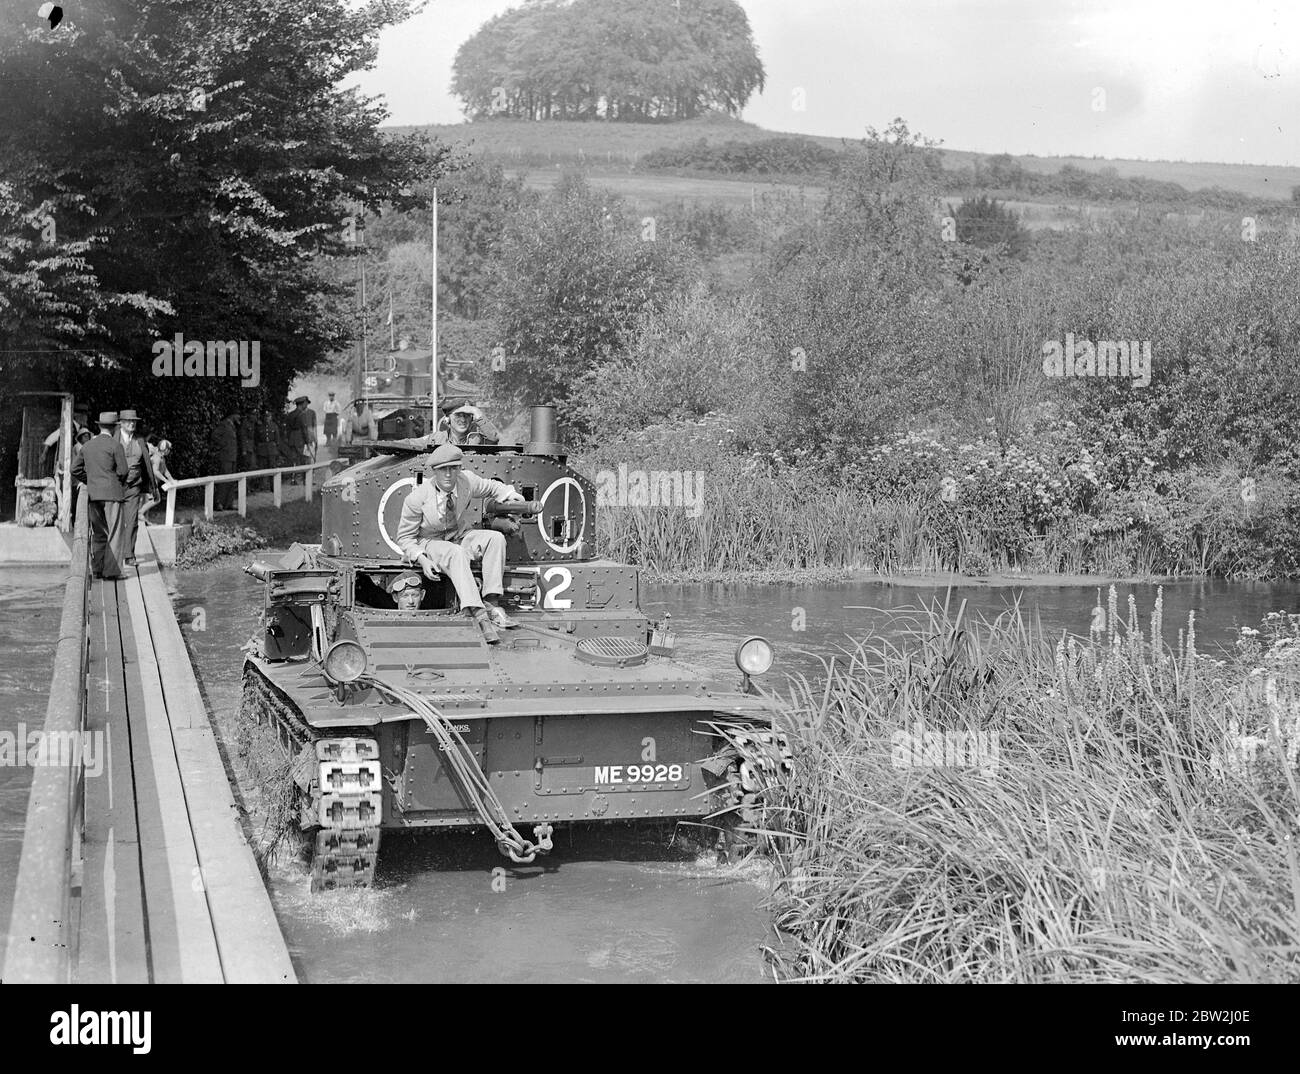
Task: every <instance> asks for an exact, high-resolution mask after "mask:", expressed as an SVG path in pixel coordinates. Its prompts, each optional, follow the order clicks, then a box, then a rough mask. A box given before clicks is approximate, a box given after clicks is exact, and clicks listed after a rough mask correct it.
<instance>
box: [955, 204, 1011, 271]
mask: <svg viewBox="0 0 1300 1074" xmlns="http://www.w3.org/2000/svg"><path fill="white" fill-rule="evenodd" d="M954 217H955V219H956V221H957V239H958V241H959V242H967V243H970V244H971V245H972V246H979V247H981V248H982V249H988V248H990V247H1004V248H1005V250H1006V253H1007V255H1008V256H1010V257H1014V258H1017V259H1023V258H1024V256H1025V254H1026V252H1027V251H1028V249H1029V232H1028V231H1026V230H1025V229H1024V228H1023V227H1021V225H1020V219H1019V217H1017V216H1016V214H1015V213H1014V212H1012V211H1011V210H1010V209H1008V208H1007V207H1006V206H1005V205H1003V204H1002V203H1001V202H999V201H997V200H995V199H993V198H990V197H989V196H988V195H986V194H981V195H980V196H979V197H977V198H968V199H966V200H965V201H963V202H962V203H961V205H960V206H958V208H957V211H956V213H955V214H954Z"/></svg>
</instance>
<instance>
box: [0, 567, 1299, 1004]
mask: <svg viewBox="0 0 1300 1074" xmlns="http://www.w3.org/2000/svg"><path fill="white" fill-rule="evenodd" d="M169 580H170V583H171V584H172V586H173V587H174V590H175V593H174V596H175V601H176V610H177V618H178V620H179V621H180V622H181V624H182V626H183V627H184V628H185V629H184V633H185V636H186V639H187V641H188V643H189V645H190V650H191V653H192V655H193V658H194V664H195V670H196V673H197V675H198V677H199V680H200V684H201V686H202V687H203V689H204V692H205V696H206V698H207V701H208V706H209V711H210V712H211V713H212V714H213V715H214V716H215V718H216V723H217V727H218V730H219V732H220V733H221V734H222V736H223V741H224V742H225V743H226V744H227V753H228V754H229V753H232V752H233V751H232V750H231V749H230V748H229V743H230V742H231V734H232V731H233V727H234V717H235V713H236V711H237V709H238V705H239V691H240V666H241V663H242V656H241V654H240V652H239V647H240V645H241V644H242V643H243V642H244V641H245V640H246V639H247V638H248V636H249V634H250V633H251V632H252V630H253V629H254V626H255V620H256V615H257V612H258V609H259V607H260V602H261V585H260V584H259V583H256V582H254V581H253V580H252V579H251V578H249V577H248V576H246V575H244V574H243V573H242V572H241V571H240V570H239V569H238V568H221V569H217V570H211V571H188V572H186V571H178V572H175V573H173V574H171V575H169ZM62 582H63V576H62V573H61V572H59V571H55V570H47V569H43V568H42V569H22V570H19V569H12V570H3V571H0V645H3V646H4V652H5V656H6V659H5V661H4V662H3V664H2V665H0V699H3V702H4V707H3V709H2V710H0V730H3V729H5V728H10V729H12V728H13V726H14V725H15V724H16V723H17V722H18V721H20V720H26V721H27V722H28V723H31V722H32V721H33V720H36V721H39V720H40V719H42V718H43V715H44V710H45V691H46V689H47V687H48V682H49V674H50V664H51V659H52V654H53V644H52V643H53V640H54V638H55V636H56V634H57V628H58V619H59V613H60V605H61V587H62ZM1117 588H1118V590H1119V598H1120V608H1121V610H1122V611H1123V612H1124V614H1127V597H1128V595H1129V593H1132V594H1134V595H1135V596H1136V599H1137V603H1138V610H1139V613H1140V615H1141V617H1142V620H1143V622H1144V624H1145V622H1146V620H1147V619H1148V618H1149V615H1150V611H1151V606H1152V603H1153V601H1154V599H1155V592H1156V587H1155V586H1150V585H1123V586H1119V587H1117ZM1164 590H1165V619H1164V621H1165V636H1166V639H1172V638H1173V637H1175V636H1176V632H1177V630H1178V628H1179V627H1180V626H1185V625H1186V622H1187V615H1188V613H1189V612H1193V611H1194V612H1195V613H1196V630H1197V639H1198V641H1197V644H1198V647H1199V648H1200V649H1201V651H1203V652H1210V651H1213V650H1214V649H1216V648H1227V647H1230V646H1231V644H1232V642H1233V640H1234V639H1235V636H1236V630H1237V629H1238V628H1239V627H1242V626H1255V625H1257V624H1258V622H1259V620H1260V619H1261V618H1262V617H1263V615H1264V614H1265V613H1266V612H1269V611H1273V610H1277V609H1279V608H1282V609H1286V610H1290V611H1296V610H1300V585H1296V584H1267V583H1245V584H1241V583H1231V584H1230V583H1224V582H1179V583H1175V584H1170V585H1166V586H1165V587H1164ZM944 595H945V593H944V590H942V589H936V588H934V587H922V586H887V585H883V584H881V583H879V582H875V581H862V582H846V583H842V584H837V585H829V586H827V585H823V586H791V587H770V586H739V585H727V586H723V585H707V586H706V585H650V584H645V585H643V586H642V597H643V605H644V607H645V610H646V611H647V612H649V613H650V614H651V615H659V614H661V613H662V612H664V611H671V612H672V614H673V623H674V625H675V626H676V628H677V630H678V633H679V642H678V645H679V651H680V658H681V659H683V660H685V661H687V662H689V663H692V664H695V665H697V666H700V667H702V668H704V669H706V670H708V671H709V672H710V673H711V674H713V675H714V676H715V677H716V678H717V679H718V680H719V681H725V682H731V683H734V682H735V681H736V679H737V677H738V673H737V671H736V669H735V665H734V663H733V653H734V650H735V647H736V645H737V644H738V643H739V642H740V641H741V640H743V639H744V638H745V637H747V636H749V635H750V634H763V635H765V636H766V637H768V638H769V639H770V640H771V641H772V642H773V644H774V646H775V648H776V653H777V663H776V666H775V668H774V669H773V673H772V676H770V677H769V681H771V682H772V683H773V684H774V685H775V684H776V683H777V682H779V681H780V673H782V672H789V673H795V674H804V675H809V676H813V675H816V674H817V672H818V671H819V670H820V668H821V658H823V657H828V656H831V655H833V654H834V653H835V652H836V651H837V650H839V649H840V648H841V647H842V646H846V645H848V644H850V642H851V640H852V639H855V638H861V637H863V636H865V635H866V634H867V633H868V632H869V631H874V632H876V633H877V634H880V635H884V636H887V637H897V636H898V635H899V634H900V633H901V631H902V630H903V628H904V627H905V626H906V624H907V621H908V612H909V611H913V612H914V611H915V610H916V609H918V608H919V607H920V606H921V604H922V603H923V602H929V601H933V600H936V599H937V600H939V601H942V600H943V599H944ZM1017 598H1019V599H1020V601H1021V605H1022V608H1023V610H1024V612H1025V614H1026V615H1027V616H1029V617H1032V616H1033V615H1034V614H1035V613H1036V614H1037V615H1038V616H1039V618H1040V621H1041V622H1042V624H1043V627H1044V629H1045V630H1048V631H1050V632H1054V633H1059V632H1060V631H1062V630H1069V631H1071V632H1073V633H1076V634H1084V633H1086V631H1087V627H1088V622H1089V619H1090V616H1091V610H1092V607H1093V606H1094V605H1095V604H1096V602H1097V591H1096V587H1095V586H1086V587H1070V586H1057V585H1051V586H1030V585H1025V586H1014V587H1005V588H992V587H988V586H964V587H961V588H957V589H954V590H952V593H951V598H950V599H951V602H952V606H953V608H954V609H955V608H956V607H957V606H958V604H959V603H960V601H961V600H962V599H966V600H968V601H969V604H968V607H967V613H968V615H972V616H974V617H979V616H980V615H984V616H988V617H989V618H992V617H994V616H996V615H997V614H999V613H1000V612H1002V611H1004V610H1006V609H1007V608H1008V607H1010V606H1011V605H1012V604H1013V603H1014V601H1015V600H1016V599H1017ZM1103 600H1104V593H1103ZM200 610H201V611H202V615H199V614H198V612H199V611H200ZM800 624H802V625H803V626H804V629H803V630H796V629H794V628H795V627H796V626H797V625H800ZM198 626H202V627H204V628H205V629H201V630H200V629H195V628H196V627H198ZM29 782H30V781H29V773H28V772H27V770H25V769H9V770H5V769H0V913H2V914H3V918H2V919H0V920H2V921H3V922H6V923H7V921H8V914H9V900H11V899H12V885H13V870H14V868H15V867H16V865H17V854H18V848H19V839H20V836H21V830H22V822H23V816H24V813H25V810H26V789H27V786H28V784H29ZM502 864H503V860H502V859H501V858H500V856H499V855H498V854H497V852H496V850H495V848H494V847H493V846H492V845H491V843H490V842H489V841H488V840H487V839H486V837H485V836H483V835H482V833H440V834H435V835H432V836H430V835H418V834H417V835H410V834H407V833H386V834H385V836H384V853H383V861H382V864H381V867H380V871H379V882H378V884H377V886H376V888H375V889H374V890H369V891H350V892H349V891H345V892H336V893H329V894H325V895H312V894H310V892H309V890H308V889H309V881H308V876H307V873H306V870H305V868H304V867H303V866H302V865H300V864H297V863H284V862H282V863H278V864H276V865H274V866H273V867H272V869H271V875H270V889H271V894H272V899H273V901H274V904H275V907H276V912H277V915H278V916H279V920H280V924H281V926H282V928H283V929H284V932H285V936H286V938H287V940H288V942H289V947H290V951H291V952H292V954H293V956H294V959H295V962H296V964H297V967H298V969H299V973H300V976H301V977H302V978H303V979H304V980H307V981H353V982H365V981H411V982H416V981H602V982H603V981H753V982H757V981H762V980H765V979H766V978H765V970H764V963H763V959H762V954H761V948H762V946H763V945H765V944H769V943H772V942H774V938H773V936H772V933H771V931H770V928H769V924H768V919H767V915H766V913H765V911H764V910H763V908H762V905H761V904H762V901H763V899H764V896H765V894H766V891H767V876H766V874H765V872H764V870H763V867H762V866H758V867H748V868H747V869H746V870H744V871H738V870H736V869H734V868H732V867H727V866H719V865H718V864H717V863H716V862H715V861H714V860H713V859H712V857H711V856H710V855H708V854H705V855H703V856H701V855H699V854H698V853H696V852H694V851H691V850H689V849H683V848H681V847H676V846H668V845H667V844H666V841H665V839H664V837H663V835H662V834H661V833H656V832H649V833H647V832H645V831H643V830H634V829H625V828H617V829H599V830H585V831H578V832H570V831H568V830H561V831H560V832H559V833H557V838H556V850H555V852H554V853H553V854H552V855H551V857H550V858H548V859H545V860H544V861H543V862H540V863H539V864H538V865H535V866H529V867H522V868H519V869H518V870H514V871H511V872H510V873H508V874H507V873H503V872H498V873H494V870H498V869H500V867H501V866H502Z"/></svg>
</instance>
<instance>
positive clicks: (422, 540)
mask: <svg viewBox="0 0 1300 1074" xmlns="http://www.w3.org/2000/svg"><path fill="white" fill-rule="evenodd" d="M463 461H464V454H463V453H462V452H461V450H460V448H458V447H455V446H454V445H452V444H443V445H442V446H440V447H438V448H436V449H435V450H434V452H433V454H432V455H430V456H429V461H428V462H427V463H426V464H425V470H426V471H427V473H428V476H429V480H427V481H425V482H424V483H423V484H422V485H416V486H415V488H414V489H412V490H411V492H410V493H409V494H408V495H407V497H406V499H405V501H404V502H403V503H402V519H401V522H400V523H398V527H397V546H398V547H399V548H400V549H401V550H402V554H403V555H405V556H407V557H408V558H409V559H411V560H413V561H414V562H415V563H416V564H417V565H418V566H419V567H420V569H421V570H422V571H423V572H424V575H425V577H427V578H435V577H437V576H438V575H439V574H445V575H446V576H447V577H448V578H450V579H451V584H452V585H453V586H455V587H456V596H457V597H458V598H459V600H460V607H461V610H462V611H464V612H465V613H466V614H467V615H469V616H471V617H473V619H474V621H475V622H476V623H477V624H478V626H479V629H480V630H481V631H482V632H483V637H484V639H485V640H486V641H487V642H488V644H490V645H491V644H495V643H496V642H498V641H499V640H500V636H499V635H498V634H497V629H496V628H497V627H513V626H515V625H517V624H516V623H515V622H514V621H513V620H512V619H511V618H510V617H509V616H508V615H506V613H505V609H504V608H502V607H501V600H502V599H503V586H502V582H503V579H504V572H505V561H506V538H505V535H504V534H502V533H498V532H497V531H496V530H472V529H470V528H469V525H468V522H467V520H466V518H465V515H466V513H467V512H468V511H469V506H470V501H471V500H476V499H483V498H484V497H490V498H491V499H492V502H494V503H521V502H523V496H521V495H520V494H519V493H518V492H516V491H515V488H514V486H513V485H507V484H505V483H504V482H501V481H493V480H491V479H490V478H486V477H480V476H479V475H478V474H476V473H473V472H472V471H470V470H466V469H464V468H463V467H462V465H461V464H462V462H463ZM474 560H482V562H483V592H482V594H481V595H480V593H479V589H478V586H477V585H476V584H475V582H474V575H473V574H472V573H471V572H470V563H471V562H473V561H474ZM485 599H486V600H487V601H488V602H489V606H488V607H486V608H485V607H484V603H483V602H484V600H485Z"/></svg>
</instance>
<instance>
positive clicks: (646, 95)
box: [452, 0, 764, 121]
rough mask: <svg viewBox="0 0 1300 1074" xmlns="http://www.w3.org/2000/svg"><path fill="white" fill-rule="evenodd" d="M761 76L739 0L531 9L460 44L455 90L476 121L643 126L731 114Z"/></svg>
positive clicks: (583, 1)
mask: <svg viewBox="0 0 1300 1074" xmlns="http://www.w3.org/2000/svg"><path fill="white" fill-rule="evenodd" d="M763 77H764V76H763V65H762V64H761V63H760V62H759V59H758V54H757V52H756V50H755V48H754V43H753V39H752V37H751V35H750V29H749V20H748V18H747V17H746V15H745V12H744V11H743V9H742V8H741V7H740V5H739V4H738V3H735V0H569V2H566V0H534V2H532V3H528V4H525V5H524V6H523V7H518V8H512V9H511V10H509V11H507V12H505V13H503V14H501V15H497V16H495V17H493V18H491V19H489V20H488V21H487V22H486V23H484V25H483V26H482V27H481V28H480V29H479V31H478V32H477V33H476V34H475V35H474V36H473V37H471V38H470V39H469V40H468V41H466V42H465V43H464V44H463V45H461V47H460V49H459V51H458V52H457V53H456V60H455V63H454V64H453V66H452V91H453V92H454V93H456V94H457V95H458V96H459V97H460V98H461V99H462V100H463V101H464V102H465V110H466V112H467V113H468V114H469V115H470V117H471V118H473V119H481V118H484V117H486V116H493V115H502V116H508V117H526V118H528V119H553V118H554V119H594V118H597V117H598V116H599V117H603V118H604V119H607V120H620V121H646V120H651V119H689V118H690V117H692V116H696V115H699V114H700V113H702V112H704V111H705V110H707V109H710V108H716V109H720V110H722V111H724V112H726V113H728V114H731V115H734V114H736V113H737V112H739V111H740V109H741V108H743V107H744V105H745V102H746V101H748V100H749V98H750V96H751V94H753V92H754V91H755V90H758V89H762V88H763Z"/></svg>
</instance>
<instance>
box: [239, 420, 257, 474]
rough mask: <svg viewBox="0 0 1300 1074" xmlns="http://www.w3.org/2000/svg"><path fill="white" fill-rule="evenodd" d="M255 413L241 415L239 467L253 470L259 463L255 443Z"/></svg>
mask: <svg viewBox="0 0 1300 1074" xmlns="http://www.w3.org/2000/svg"><path fill="white" fill-rule="evenodd" d="M253 425H254V421H253V415H252V414H240V415H239V427H238V430H237V431H238V433H239V469H240V470H252V469H254V468H255V466H256V463H257V448H256V446H255V445H254V443H253Z"/></svg>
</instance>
